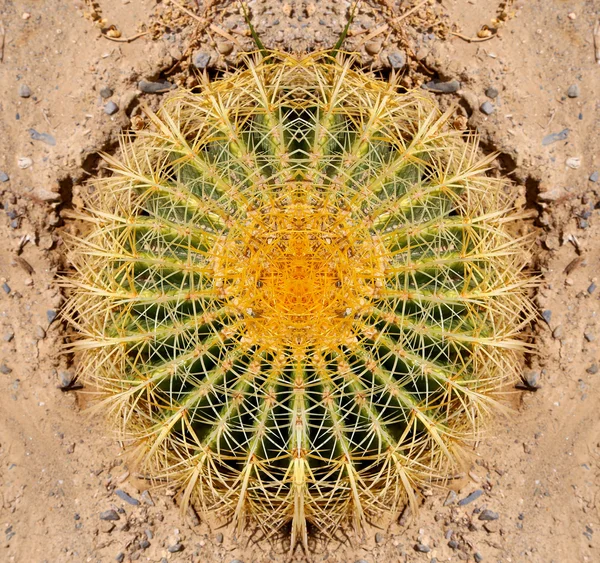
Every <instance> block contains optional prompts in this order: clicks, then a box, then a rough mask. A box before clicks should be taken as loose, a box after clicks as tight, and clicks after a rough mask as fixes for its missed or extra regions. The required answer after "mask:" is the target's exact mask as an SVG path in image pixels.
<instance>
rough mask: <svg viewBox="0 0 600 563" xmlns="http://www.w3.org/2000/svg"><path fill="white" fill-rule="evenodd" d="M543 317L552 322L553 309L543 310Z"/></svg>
mask: <svg viewBox="0 0 600 563" xmlns="http://www.w3.org/2000/svg"><path fill="white" fill-rule="evenodd" d="M542 318H543V319H544V320H545V321H546V322H547V323H548V324H550V319H552V311H551V310H550V309H544V310H543V311H542Z"/></svg>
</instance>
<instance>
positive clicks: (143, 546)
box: [139, 540, 150, 549]
mask: <svg viewBox="0 0 600 563" xmlns="http://www.w3.org/2000/svg"><path fill="white" fill-rule="evenodd" d="M139 546H140V549H148V548H149V547H150V542H149V541H148V540H142V541H141V542H140V543H139Z"/></svg>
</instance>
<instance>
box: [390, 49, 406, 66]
mask: <svg viewBox="0 0 600 563" xmlns="http://www.w3.org/2000/svg"><path fill="white" fill-rule="evenodd" d="M388 62H389V63H390V66H391V67H392V68H393V69H394V70H400V69H402V68H404V67H405V65H406V55H405V54H404V52H403V51H394V52H393V53H390V54H389V55H388Z"/></svg>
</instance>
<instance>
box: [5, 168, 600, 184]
mask: <svg viewBox="0 0 600 563" xmlns="http://www.w3.org/2000/svg"><path fill="white" fill-rule="evenodd" d="M598 178H600V172H598V170H596V171H595V172H592V173H591V174H590V177H589V180H590V182H594V183H596V182H597V181H598ZM2 181H3V182H6V180H2Z"/></svg>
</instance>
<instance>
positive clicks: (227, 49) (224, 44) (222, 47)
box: [217, 41, 233, 57]
mask: <svg viewBox="0 0 600 563" xmlns="http://www.w3.org/2000/svg"><path fill="white" fill-rule="evenodd" d="M217 51H219V53H220V54H221V55H223V56H224V57H226V56H227V55H230V54H231V53H232V51H233V43H231V42H230V41H217Z"/></svg>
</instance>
